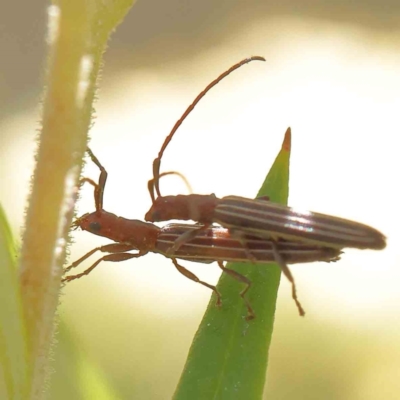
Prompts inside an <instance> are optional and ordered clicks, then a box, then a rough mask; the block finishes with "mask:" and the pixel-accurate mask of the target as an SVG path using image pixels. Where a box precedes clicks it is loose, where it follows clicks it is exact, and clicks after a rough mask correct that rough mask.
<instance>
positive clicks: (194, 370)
mask: <svg viewBox="0 0 400 400" xmlns="http://www.w3.org/2000/svg"><path fill="white" fill-rule="evenodd" d="M290 143H291V131H290V128H288V130H287V131H286V134H285V138H284V141H283V144H282V148H281V151H280V152H279V154H278V156H277V157H276V159H275V162H274V164H273V166H272V167H271V169H270V171H269V173H268V175H267V177H266V179H265V181H264V183H263V185H262V187H261V189H260V191H259V192H258V195H257V197H261V196H268V197H269V198H270V200H271V201H274V202H277V203H281V204H287V199H288V193H289V189H288V184H289V159H290ZM227 266H228V268H231V269H234V270H236V271H238V272H239V273H241V274H243V275H245V276H246V277H247V278H249V279H250V280H251V282H252V286H251V289H250V290H249V291H248V293H247V294H248V299H249V300H250V302H251V305H252V307H253V309H254V311H255V313H256V318H255V319H254V320H252V321H247V320H246V314H247V311H246V307H245V306H244V304H243V301H242V299H241V297H240V296H239V292H240V291H241V290H242V289H243V287H241V285H240V284H239V283H238V282H236V281H235V280H234V279H232V277H230V276H228V275H226V274H222V276H221V278H220V280H219V283H218V285H217V287H218V289H219V291H220V292H221V295H222V306H221V307H220V308H217V307H216V306H215V300H216V299H215V296H214V295H213V296H212V298H211V301H210V304H209V306H208V309H207V311H206V314H205V316H204V318H203V320H202V322H201V324H200V327H199V329H198V331H197V334H196V336H195V338H194V341H193V343H192V346H191V348H190V351H189V355H188V359H187V361H186V365H185V367H184V371H183V374H182V376H181V379H180V382H179V385H178V387H177V390H176V392H175V395H174V400H187V399H219V400H223V399H227V400H239V399H243V400H255V399H261V398H262V394H263V390H264V383H265V378H266V370H267V363H268V351H269V346H270V343H271V337H272V330H273V323H274V314H275V307H276V298H277V292H278V288H279V281H280V275H281V271H280V268H279V266H277V265H276V264H265V265H257V266H256V265H252V264H250V263H234V264H233V263H229V264H228V265H227ZM242 286H243V285H242Z"/></svg>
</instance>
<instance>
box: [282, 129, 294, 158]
mask: <svg viewBox="0 0 400 400" xmlns="http://www.w3.org/2000/svg"><path fill="white" fill-rule="evenodd" d="M291 145H292V130H291V129H290V126H289V128H287V129H286V132H285V137H284V138H283V142H282V150H285V151H287V152H290V147H291Z"/></svg>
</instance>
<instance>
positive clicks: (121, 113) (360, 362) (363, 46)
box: [0, 0, 400, 400]
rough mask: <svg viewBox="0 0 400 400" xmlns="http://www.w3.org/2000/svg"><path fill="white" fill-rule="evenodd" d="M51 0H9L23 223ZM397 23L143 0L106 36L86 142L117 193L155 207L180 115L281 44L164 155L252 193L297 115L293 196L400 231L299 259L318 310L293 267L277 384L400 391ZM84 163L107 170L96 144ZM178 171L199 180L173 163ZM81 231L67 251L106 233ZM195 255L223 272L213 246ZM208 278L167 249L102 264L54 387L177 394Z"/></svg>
mask: <svg viewBox="0 0 400 400" xmlns="http://www.w3.org/2000/svg"><path fill="white" fill-rule="evenodd" d="M47 5H48V3H47V2H44V1H42V2H35V3H29V2H28V3H24V4H23V9H24V12H23V13H21V5H20V4H19V2H9V3H7V5H6V6H5V5H3V6H2V9H3V10H2V11H3V12H1V13H0V29H1V34H0V47H1V53H2V56H3V57H2V62H1V76H0V102H1V107H0V202H1V203H2V205H3V206H4V208H5V210H6V212H7V215H8V217H9V218H10V221H11V224H12V226H13V228H14V232H15V234H16V235H17V236H18V235H19V233H20V232H21V227H22V225H23V219H24V209H25V206H26V204H27V195H28V193H29V180H30V177H31V174H32V171H33V166H34V154H35V149H36V146H37V145H36V141H35V140H36V138H37V131H38V129H39V128H40V118H41V116H40V103H41V97H42V93H43V81H44V79H43V77H44V75H45V72H44V65H45V60H46V47H45V40H44V38H45V33H46V19H47V16H46V8H47ZM399 23H400V3H398V2H396V1H391V0H386V1H382V2H375V1H355V2H354V1H353V2H347V1H343V0H342V1H336V2H333V3H332V2H321V1H313V0H298V1H280V2H273V1H257V0H246V1H244V0H235V1H234V0H229V1H227V0H220V1H218V2H214V1H210V0H205V1H202V2H196V1H191V0H186V1H183V0H171V1H168V2H165V1H160V0H147V1H144V0H139V1H138V2H137V4H136V5H135V6H134V7H133V8H132V10H131V12H130V14H129V15H128V16H127V18H126V19H125V21H124V22H123V23H122V25H121V26H120V27H119V28H118V29H117V31H116V32H115V34H114V35H113V37H112V40H111V42H110V43H109V48H108V51H107V53H106V55H105V63H104V69H103V74H102V81H101V85H100V89H99V92H98V101H97V103H96V104H95V108H96V118H95V123H94V126H93V129H92V130H91V138H92V139H91V142H90V145H91V147H92V150H93V151H94V152H95V154H96V155H97V157H98V158H99V159H100V161H101V162H102V163H103V165H104V166H105V167H106V168H107V170H108V172H109V179H108V182H107V188H106V193H105V208H106V209H107V210H108V211H111V212H114V213H116V214H119V215H122V216H124V217H126V218H138V219H141V218H143V216H144V213H145V212H146V211H147V209H148V208H149V206H150V197H149V195H148V192H147V180H148V179H149V178H150V177H151V174H152V170H151V165H152V161H153V159H154V158H155V156H156V155H157V153H158V151H159V149H160V147H161V144H162V142H163V140H164V138H165V136H166V135H167V134H168V132H169V131H170V129H171V128H172V126H173V125H174V123H175V121H176V120H177V119H178V118H179V117H180V116H181V114H182V113H183V111H184V110H185V109H186V107H187V106H188V105H189V104H190V103H191V102H192V100H193V99H194V97H195V96H196V95H197V94H198V93H199V92H200V91H201V90H202V89H203V88H204V87H205V86H206V85H207V84H208V83H209V82H210V81H211V80H212V79H214V78H215V77H216V76H217V75H219V74H220V73H221V72H222V71H223V70H225V69H226V68H228V67H229V66H231V65H232V64H234V63H235V62H237V61H239V60H241V59H243V58H245V57H248V56H250V55H261V56H264V57H265V58H266V59H267V62H266V63H257V62H253V63H251V64H249V65H246V66H244V67H242V68H241V69H240V70H238V71H236V72H235V73H234V74H233V75H231V76H229V77H228V78H227V79H226V80H225V81H223V82H221V83H220V84H219V85H218V86H217V87H216V88H214V89H213V90H212V91H211V92H210V93H209V94H208V95H207V97H206V98H205V99H204V100H203V101H202V103H201V104H200V105H199V106H198V107H197V108H196V110H195V111H194V112H193V113H192V114H191V115H190V117H189V118H188V119H187V120H186V121H185V122H184V124H183V125H182V127H181V128H180V130H179V132H178V133H177V135H176V136H175V138H174V140H173V141H172V142H171V145H170V147H169V148H168V150H167V151H166V153H165V158H164V160H163V164H162V170H170V169H174V170H178V171H180V172H182V173H184V174H185V175H186V176H187V177H188V179H189V180H190V182H191V184H192V185H193V189H194V192H195V193H212V192H214V193H216V194H217V195H218V196H224V195H228V194H236V195H241V196H248V197H254V195H255V194H256V193H257V191H258V188H259V186H260V185H261V183H262V181H263V179H264V177H265V175H266V174H267V172H268V170H269V167H270V166H271V164H272V162H273V160H274V158H275V155H276V154H277V152H278V150H279V148H280V144H281V141H282V139H283V134H284V132H285V130H286V128H287V127H288V126H290V127H291V128H292V134H293V146H292V159H291V181H290V198H289V203H290V205H291V206H294V207H297V208H301V209H309V210H313V211H320V212H324V213H328V214H332V215H337V216H341V217H345V218H350V219H354V220H356V221H360V222H364V223H366V224H370V225H372V226H374V227H376V228H377V229H379V230H381V231H382V232H383V233H384V234H385V235H387V237H388V246H387V248H386V249H385V250H384V251H380V252H373V251H356V250H353V251H346V253H345V254H344V255H343V257H342V260H341V261H340V262H339V263H336V264H325V263H315V264H310V265H297V266H293V267H292V272H293V274H294V275H295V278H296V280H297V286H298V292H299V296H300V299H301V301H302V304H303V305H304V307H305V308H306V311H307V315H306V317H305V318H304V319H301V318H299V317H298V316H297V312H296V309H295V306H294V304H293V302H292V301H291V296H290V287H289V285H288V284H287V282H286V281H285V280H282V284H281V288H280V295H279V302H278V308H277V314H276V329H275V332H274V337H273V343H272V348H271V357H270V363H269V369H268V377H267V385H266V396H267V395H268V396H270V397H269V398H273V399H300V398H302V399H320V398H324V399H338V398H340V399H352V400H354V399H363V400H369V399H371V400H372V399H376V398H378V396H379V397H384V398H386V399H397V398H398V393H399V392H400V379H399V378H400V368H399V363H400V343H399V340H398V332H399V328H400V318H399V315H400V314H399V311H400V310H399V308H400V307H399V304H400V291H399V282H400V268H399V265H400V247H399V246H398V243H399V241H400V233H399V229H398V225H399V220H400V219H399V217H398V215H397V212H396V210H397V207H398V204H399V203H400V191H399V188H398V172H399V171H400V161H399V160H400V158H399V156H398V140H399V132H398V115H399V109H400V95H399V93H400V73H399V71H400V53H399V40H400V29H399V26H400V25H399ZM85 176H89V177H92V178H93V179H97V177H98V171H97V170H96V168H94V167H93V166H92V165H91V164H90V163H88V164H87V166H86V169H85ZM162 191H163V194H167V193H170V194H176V193H186V188H185V187H184V185H183V184H182V183H181V182H180V181H179V180H178V179H176V178H173V177H171V178H166V179H165V180H164V181H163V183H162ZM81 196H82V198H81V201H80V202H79V204H78V215H80V214H83V213H86V212H91V211H93V209H94V205H93V195H92V190H91V189H90V188H87V187H85V188H84V189H83V190H82V194H81ZM74 240H75V243H74V244H73V245H72V246H71V257H70V260H71V261H73V260H75V259H77V258H79V257H80V256H82V255H83V254H85V253H86V252H88V251H89V250H91V249H92V248H94V247H96V246H99V245H101V244H105V243H107V241H106V240H105V239H102V238H99V237H94V236H93V237H92V236H90V235H89V234H88V233H84V232H75V233H74ZM95 259H96V258H93V260H92V261H94V260H95ZM89 265H90V262H87V263H86V264H85V265H84V266H83V267H85V266H86V267H88V266H89ZM189 265H190V269H191V270H192V271H193V272H195V273H196V274H198V275H199V276H200V277H201V279H203V280H205V281H207V282H210V283H213V282H216V281H217V279H218V276H219V268H217V267H216V266H214V265H209V266H203V265H200V266H198V265H197V266H196V264H193V265H191V264H188V266H189ZM209 297H210V293H209V292H208V291H207V290H205V288H203V287H201V286H200V285H196V284H194V283H193V282H190V281H189V280H187V279H185V278H184V277H182V276H181V275H180V274H179V273H177V271H176V270H175V268H174V267H173V265H172V263H171V262H170V261H169V260H167V259H165V258H163V257H162V256H159V255H148V256H146V257H143V258H141V259H138V260H132V261H127V262H125V263H121V264H111V265H110V264H109V265H107V264H103V265H101V266H99V267H98V268H97V269H96V270H95V271H94V272H93V273H92V274H91V275H90V277H87V278H83V279H81V280H79V281H76V282H74V283H71V284H70V285H68V286H67V287H66V288H65V295H64V296H63V297H62V299H61V301H62V304H61V308H60V316H61V323H60V334H59V336H58V339H59V342H60V343H59V345H58V346H57V347H56V348H55V355H54V357H55V359H56V364H55V366H54V368H55V370H56V371H57V373H56V374H55V375H54V383H53V385H52V388H51V390H52V395H51V398H57V399H63V398H65V399H67V398H68V399H70V398H74V399H79V398H82V397H80V396H81V394H80V393H81V392H80V387H81V385H85V384H86V385H87V384H88V382H90V383H93V385H97V386H96V387H97V388H98V390H99V392H98V393H99V395H98V396H97V397H96V398H109V397H112V398H121V399H139V398H140V399H168V398H170V397H171V395H172V393H173V390H174V388H175V386H176V384H177V381H178V379H179V376H180V372H181V370H182V367H183V365H184V362H185V358H186V355H187V351H188V349H189V346H190V343H191V340H192V337H193V335H194V333H195V332H196V328H197V326H198V324H199V322H200V319H201V316H202V314H203V312H204V310H205V307H206V305H207V303H208V300H209ZM72 359H73V361H71V360H72ZM71 362H74V363H75V364H74V366H75V367H74V368H71V367H70V366H71V365H72V364H70V363H71ZM76 366H78V367H76ZM100 393H101V395H100ZM106 393H107V394H106ZM107 395H109V397H104V396H107ZM101 396H103V397H101Z"/></svg>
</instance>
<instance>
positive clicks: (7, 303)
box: [0, 205, 28, 400]
mask: <svg viewBox="0 0 400 400" xmlns="http://www.w3.org/2000/svg"><path fill="white" fill-rule="evenodd" d="M19 289H20V288H19V284H18V275H17V268H16V248H15V243H14V239H13V236H12V233H11V229H10V226H9V224H8V221H7V218H6V215H5V213H4V211H3V208H2V207H1V205H0V366H1V367H2V368H1V371H0V374H1V377H0V379H3V384H0V398H1V399H13V400H25V399H26V395H27V388H28V385H27V384H28V357H27V347H26V331H25V325H24V322H25V321H24V319H23V310H22V301H21V294H20V290H19Z"/></svg>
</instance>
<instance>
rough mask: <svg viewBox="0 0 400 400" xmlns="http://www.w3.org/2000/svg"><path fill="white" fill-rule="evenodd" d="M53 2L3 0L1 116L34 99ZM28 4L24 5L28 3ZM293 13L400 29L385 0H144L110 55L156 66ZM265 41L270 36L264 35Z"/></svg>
mask: <svg viewBox="0 0 400 400" xmlns="http://www.w3.org/2000/svg"><path fill="white" fill-rule="evenodd" d="M47 5H48V2H44V1H37V2H22V1H13V2H3V4H2V6H1V12H0V49H1V54H2V57H1V58H2V62H1V77H0V104H1V107H0V117H1V116H5V115H7V114H8V113H12V112H13V111H16V110H18V109H24V108H26V107H31V106H33V105H36V103H37V101H38V99H39V98H40V96H41V93H42V84H43V66H44V62H45V57H46V47H45V42H44V37H45V32H46V18H47V16H46V7H47ZM22 9H23V11H22ZM288 16H295V17H299V18H315V19H317V20H319V21H322V22H323V21H326V22H331V23H332V22H333V23H340V24H350V25H354V26H358V27H361V28H363V29H367V30H370V31H371V32H374V31H375V32H380V33H382V32H391V31H393V30H396V29H398V26H399V22H400V3H399V2H398V1H395V0H391V1H389V0H386V1H380V2H378V1H352V2H349V1H345V0H339V1H335V2H328V1H317V0H315V1H312V0H309V1H307V0H299V1H288V0H285V1H257V0H239V1H237V0H219V1H218V2H215V1H212V0H204V1H194V0H186V1H184V0H171V1H167V2H166V1H162V0H138V1H137V3H136V4H135V5H134V8H133V9H132V10H131V12H130V13H129V15H128V16H127V17H126V19H125V21H124V22H123V23H122V25H121V26H119V27H118V29H117V31H116V32H115V33H114V35H113V36H112V41H111V43H110V47H109V49H108V51H107V54H106V56H105V61H106V68H107V71H108V72H109V73H108V74H106V75H105V79H112V78H110V77H111V76H113V75H114V74H115V73H118V71H119V70H123V69H135V68H138V67H141V68H146V67H151V68H153V69H155V68H157V66H159V65H161V64H164V65H165V64H167V63H172V64H173V63H175V62H176V61H177V60H179V59H182V58H184V59H190V57H192V56H193V55H199V54H200V53H201V52H203V51H205V50H207V49H208V48H210V47H213V46H216V45H217V44H218V43H220V42H224V41H226V40H229V35H230V34H231V33H232V32H235V31H237V30H243V29H245V27H246V26H251V24H253V23H254V22H256V21H260V20H262V21H263V23H265V24H268V20H269V19H273V18H276V17H288ZM265 40H266V41H267V40H268V38H265Z"/></svg>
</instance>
